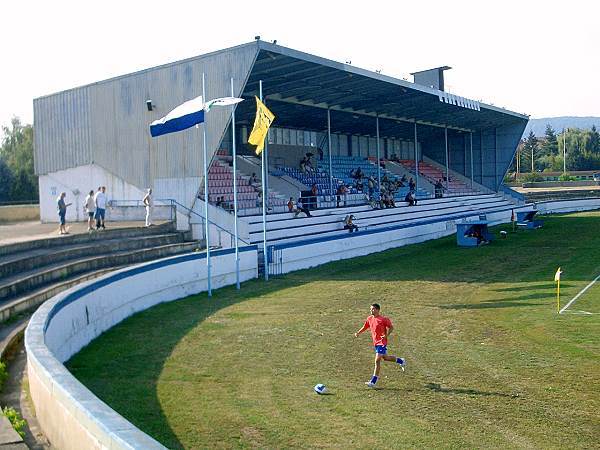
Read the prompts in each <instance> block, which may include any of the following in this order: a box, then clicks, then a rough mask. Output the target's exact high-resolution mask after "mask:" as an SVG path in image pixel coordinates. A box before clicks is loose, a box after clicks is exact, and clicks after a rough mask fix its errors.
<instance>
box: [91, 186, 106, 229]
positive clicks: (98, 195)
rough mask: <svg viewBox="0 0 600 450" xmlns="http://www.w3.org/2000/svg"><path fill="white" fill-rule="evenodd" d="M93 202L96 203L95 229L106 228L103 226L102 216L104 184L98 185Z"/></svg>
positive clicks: (103, 209)
mask: <svg viewBox="0 0 600 450" xmlns="http://www.w3.org/2000/svg"><path fill="white" fill-rule="evenodd" d="M94 204H95V205H96V230H99V229H100V228H102V229H103V230H105V229H106V227H105V226H104V217H105V214H106V186H99V187H98V192H96V194H95V195H94Z"/></svg>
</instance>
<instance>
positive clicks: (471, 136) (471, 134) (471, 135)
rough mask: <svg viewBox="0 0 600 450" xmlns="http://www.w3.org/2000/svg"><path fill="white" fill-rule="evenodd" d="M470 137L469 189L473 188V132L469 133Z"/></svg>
mask: <svg viewBox="0 0 600 450" xmlns="http://www.w3.org/2000/svg"><path fill="white" fill-rule="evenodd" d="M469 137H470V138H471V189H473V132H472V131H471V132H470V133H469Z"/></svg>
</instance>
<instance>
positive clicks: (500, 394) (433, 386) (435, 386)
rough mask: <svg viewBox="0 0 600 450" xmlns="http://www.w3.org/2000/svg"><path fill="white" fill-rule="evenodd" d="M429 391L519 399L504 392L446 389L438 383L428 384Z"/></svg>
mask: <svg viewBox="0 0 600 450" xmlns="http://www.w3.org/2000/svg"><path fill="white" fill-rule="evenodd" d="M425 387H426V388H427V389H430V390H432V391H434V392H441V393H443V394H464V395H476V396H480V397H511V398H514V397H518V396H517V395H515V394H506V393H504V392H486V391H478V390H475V389H462V388H446V387H443V386H441V385H439V384H437V383H427V384H426V385H425Z"/></svg>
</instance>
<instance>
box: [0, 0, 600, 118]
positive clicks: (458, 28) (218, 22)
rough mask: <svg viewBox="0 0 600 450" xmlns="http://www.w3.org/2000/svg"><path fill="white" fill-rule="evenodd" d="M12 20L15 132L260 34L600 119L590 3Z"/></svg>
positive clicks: (35, 4)
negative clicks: (48, 102) (37, 109)
mask: <svg viewBox="0 0 600 450" xmlns="http://www.w3.org/2000/svg"><path fill="white" fill-rule="evenodd" d="M0 11H1V17H2V25H1V26H0V42H1V43H2V54H1V56H0V58H1V61H2V64H1V66H0V81H1V82H0V124H4V125H6V124H8V123H9V121H10V119H11V117H12V116H14V115H16V116H19V117H21V119H22V121H24V122H26V123H30V122H31V121H32V120H33V107H32V100H33V99H34V98H36V97H39V96H42V95H46V94H51V93H54V92H58V91H61V90H64V89H69V88H72V87H76V86H80V85H83V84H88V83H92V82H95V81H99V80H103V79H106V78H110V77H113V76H116V75H122V74H126V73H129V72H133V71H137V70H140V69H144V68H148V67H152V66H156V65H159V64H164V63H167V62H171V61H176V60H179V59H183V58H187V57H191V56H195V55H199V54H203V53H206V52H210V51H214V50H218V49H222V48H226V47H230V46H233V45H238V44H242V43H245V42H249V41H252V40H253V39H254V36H255V35H257V34H258V35H261V36H262V38H263V40H273V39H277V41H278V43H279V44H281V45H284V46H286V47H291V48H294V49H297V50H301V51H304V52H308V53H313V54H316V55H319V56H323V57H326V58H329V59H333V60H336V61H346V60H349V59H350V60H351V61H352V64H353V65H355V66H358V67H361V68H365V69H370V70H376V69H381V70H382V73H384V74H386V75H390V76H394V77H399V78H404V77H405V78H407V79H408V80H409V81H412V77H410V76H409V73H410V72H414V71H416V70H422V69H427V68H432V67H437V66H441V65H449V66H452V67H453V69H452V70H450V71H448V72H446V86H447V90H448V91H450V92H452V93H455V94H457V95H461V96H464V97H468V98H472V99H475V100H479V99H481V100H483V101H484V102H486V103H493V104H495V105H497V106H502V107H505V108H508V109H510V110H513V111H517V112H521V113H527V114H530V115H531V116H532V117H534V118H535V117H547V116H563V115H573V116H591V115H594V116H600V89H599V87H598V83H599V75H600V26H599V25H598V20H599V19H600V14H599V13H600V6H597V4H595V2H593V1H589V0H586V1H583V0H571V1H568V2H567V1H537V0H535V1H528V0H520V1H513V0H504V1H481V0H479V1H462V0H452V1H438V0H426V1H416V2H415V1H410V2H403V1H384V0H379V1H374V0H367V1H365V0H363V1H354V0H345V1H337V0H335V1H323V0H321V1H312V0H304V1H293V2H292V1H287V2H286V1H284V0H279V1H271V0H261V1H243V2H241V1H226V0H225V1H223V0H221V1H207V0H199V1H177V0H168V1H162V2H158V1H154V0H145V1H133V0H120V1H114V0H104V1H102V2H85V1H81V0H79V1H76V2H75V1H65V0H53V1H33V0H14V1H6V2H2V6H0ZM56 119H57V120H60V118H59V117H57V118H56Z"/></svg>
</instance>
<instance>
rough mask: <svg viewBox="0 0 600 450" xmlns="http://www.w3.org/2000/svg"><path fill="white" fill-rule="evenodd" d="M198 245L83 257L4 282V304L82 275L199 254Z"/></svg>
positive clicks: (1, 286)
mask: <svg viewBox="0 0 600 450" xmlns="http://www.w3.org/2000/svg"><path fill="white" fill-rule="evenodd" d="M197 247H198V243H197V242H183V243H177V244H168V245H161V246H158V247H151V248H143V249H140V250H135V251H129V250H127V251H121V252H114V253H109V254H104V255H96V256H93V257H89V256H86V257H82V258H78V259H75V260H70V261H65V262H60V263H57V264H53V265H50V266H46V267H45V268H44V269H43V270H41V271H40V270H32V271H28V272H24V273H20V274H17V275H13V276H11V277H6V278H4V279H3V280H0V301H4V300H8V299H9V298H10V297H15V296H17V295H19V294H22V293H24V292H27V291H29V290H32V289H35V288H37V287H39V286H42V285H44V284H48V283H52V282H56V281H57V280H61V279H65V278H67V277H70V276H73V275H75V274H78V273H83V272H88V271H91V270H98V269H102V268H106V267H114V266H122V265H129V264H136V263H139V262H142V261H148V260H151V259H158V258H163V257H166V256H171V255H175V254H179V253H186V252H191V251H193V250H195V249H196V248H197Z"/></svg>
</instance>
